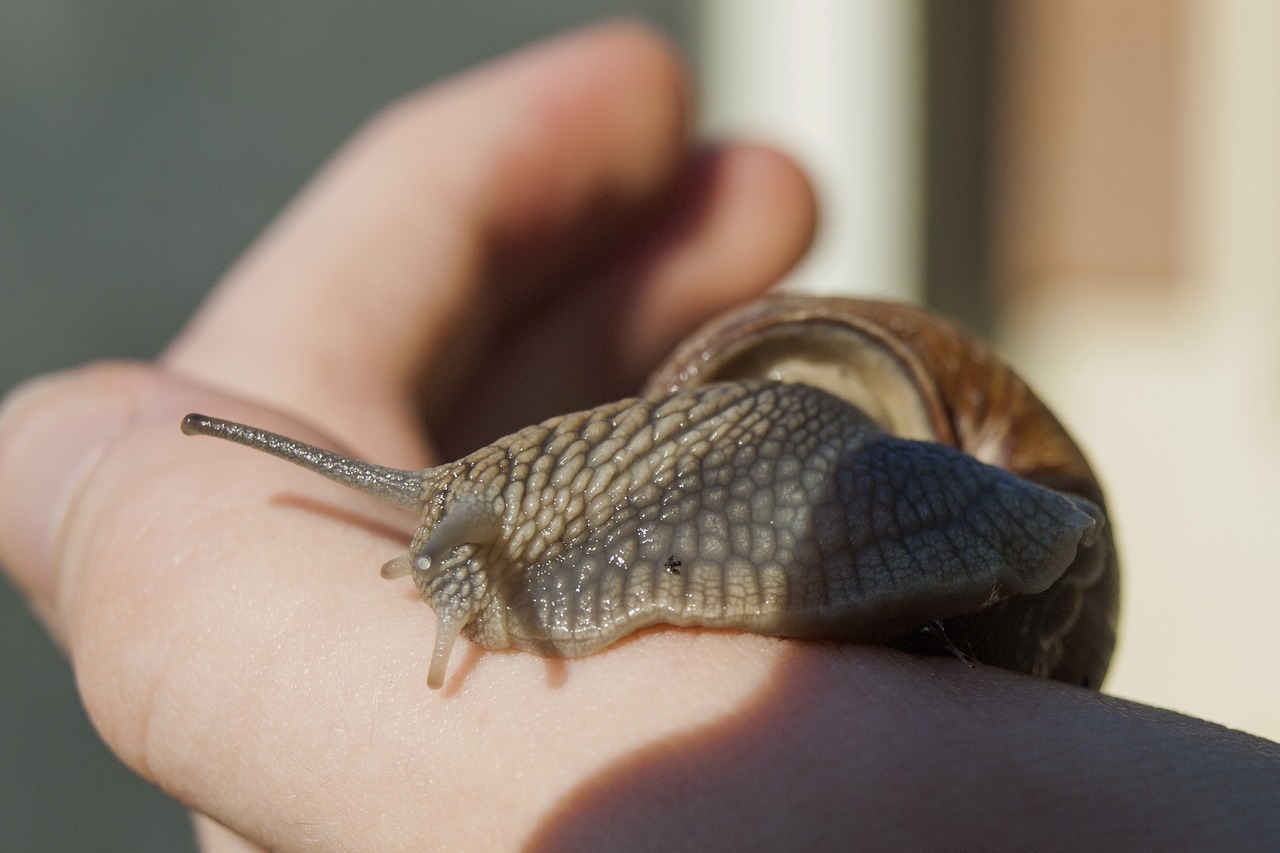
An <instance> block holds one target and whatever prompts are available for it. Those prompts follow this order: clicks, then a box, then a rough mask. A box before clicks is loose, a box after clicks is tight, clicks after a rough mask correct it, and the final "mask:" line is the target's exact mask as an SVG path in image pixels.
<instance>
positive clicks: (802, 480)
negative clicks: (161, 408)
mask: <svg viewBox="0 0 1280 853" xmlns="http://www.w3.org/2000/svg"><path fill="white" fill-rule="evenodd" d="M815 311H817V312H818V314H822V313H823V312H824V311H825V312H828V313H830V312H831V311H834V312H835V315H838V316H834V318H833V317H828V316H816V315H813V312H815ZM877 311H889V312H890V314H891V316H890V317H889V319H893V318H899V319H900V320H901V321H902V322H906V321H905V320H902V318H915V322H916V323H925V321H927V323H926V325H929V326H930V328H931V329H932V325H939V324H941V321H939V320H937V319H936V318H934V317H932V316H931V315H927V314H923V313H921V312H918V311H915V309H906V308H901V307H892V308H889V307H885V306H882V305H880V304H879V303H861V302H855V301H852V300H836V301H831V300H808V299H797V298H795V297H790V298H773V299H767V300H764V301H762V302H761V303H758V304H756V305H755V306H753V307H751V308H749V309H747V311H746V312H745V313H742V312H740V313H738V314H734V315H731V316H729V317H727V318H724V319H722V320H721V321H719V322H718V324H716V325H713V326H712V327H709V328H708V329H707V330H705V331H704V332H702V333H700V334H699V335H696V336H695V337H694V338H693V339H691V340H690V341H689V342H687V343H686V344H685V345H684V346H682V347H681V348H679V349H677V351H676V353H674V354H673V356H672V358H671V359H670V360H669V361H668V363H667V364H666V365H665V366H664V367H662V368H660V369H659V371H658V372H657V373H656V374H655V376H654V378H653V380H652V382H651V383H650V386H649V388H648V389H646V391H645V392H644V393H643V394H642V396H640V397H636V398H631V399H626V400H621V401H617V402H613V403H608V404H605V405H602V406H599V407H596V408H594V409H590V410H586V411H582V412H576V413H573V414H568V415H563V416H560V417H557V418H553V419H551V420H548V421H545V422H543V423H540V424H537V425H535V426H531V427H527V428H525V429H523V430H520V431H519V432H516V433H513V434H512V435H509V436H507V437H505V438H502V439H499V440H498V441H496V442H494V443H493V444H492V445H490V446H488V447H484V448H481V449H480V450H477V451H475V452H474V453H471V454H469V455H468V456H466V457H464V458H462V459H459V460H457V461H456V462H451V463H447V464H444V465H440V466H437V467H434V468H429V469H427V470H425V471H419V472H413V471H400V470H396V469H389V468H382V467H379V466H373V465H368V464H366V463H362V462H359V461H356V460H352V459H349V458H347V457H344V456H341V455H339V454H336V453H332V452H329V451H325V450H322V449H320V448H316V447H313V446H310V445H306V444H303V443H301V442H296V441H293V440H291V439H287V438H285V437H283V436H278V435H275V434H272V433H267V432H265V431H262V430H257V429H253V428H251V427H245V426H242V425H239V424H232V423H229V422H226V421H220V420H216V419H212V418H207V417H204V416H201V415H189V416H188V417H187V418H186V420H184V422H183V430H184V432H187V433H200V434H209V435H216V436H220V437H223V438H227V439H230V440H232V441H237V442H239V443H242V444H247V445H250V446H253V447H257V448H259V449H263V450H266V451H267V452H270V453H272V454H274V455H277V456H280V457H283V458H287V459H289V460H291V461H294V462H296V463H298V464H301V465H304V466H305V467H308V468H311V469H312V470H315V471H317V472H319V473H321V474H324V475H325V476H328V477H330V478H332V479H335V480H338V481H340V482H343V483H346V484H348V485H351V486H354V487H356V488H359V489H361V490H363V491H365V492H368V493H371V494H374V495H375V496H378V497H381V498H384V499H387V500H391V501H393V502H396V503H399V504H401V505H404V506H409V507H412V508H414V509H415V510H417V511H419V512H420V513H421V519H420V524H419V526H418V529H417V532H416V533H415V535H414V537H413V541H412V543H411V545H410V547H409V551H408V552H407V553H406V554H404V555H402V556H401V557H399V558H397V559H395V560H392V561H391V562H389V563H387V564H386V565H385V566H384V567H383V571H382V573H383V576H384V577H388V578H396V577H404V576H411V577H412V579H413V581H414V583H415V585H416V586H417V589H418V591H419V593H420V594H421V596H422V598H423V600H424V601H426V602H427V603H428V604H430V605H431V607H432V608H433V609H434V611H435V613H436V617H437V631H436V640H435V647H434V651H433V654H432V661H431V667H430V672H429V674H428V684H429V685H430V686H432V687H439V686H440V685H441V684H442V682H443V679H444V675H445V671H446V668H447V664H448V660H449V656H450V651H451V648H452V646H453V643H454V640H455V639H456V637H457V636H458V635H459V634H465V635H466V636H467V637H468V638H469V639H471V640H472V641H473V642H476V643H477V644H479V645H480V646H483V647H485V648H491V649H503V648H513V647H514V648H517V649H522V650H526V651H530V652H533V653H536V654H540V655H544V656H555V657H576V656H581V655H587V654H591V653H592V652H595V651H597V650H599V649H601V648H604V647H606V646H608V645H610V644H611V643H613V642H615V641H617V640H618V639H621V638H622V637H624V636H626V635H628V634H631V633H633V632H635V631H637V630H639V629H641V628H644V627H648V626H651V625H656V624H670V625H677V626H704V627H714V628H733V629H740V630H747V631H753V632H758V633H764V634H771V635H777V636H785V637H805V638H815V639H828V640H841V641H868V642H891V641H901V642H902V643H903V644H905V645H912V644H913V642H915V640H920V639H921V638H924V637H926V636H929V634H928V632H926V633H924V634H921V633H920V632H919V631H918V629H920V628H921V627H922V626H928V625H933V624H937V623H941V624H942V626H943V631H942V632H937V633H942V634H944V635H950V633H951V632H952V630H953V626H954V631H955V633H956V634H957V636H958V637H960V638H962V639H963V640H964V641H965V643H966V645H967V646H968V647H969V648H971V649H974V650H975V655H976V656H977V657H979V659H983V660H987V659H990V660H991V662H994V663H997V664H999V665H1004V666H1012V667H1013V668H1018V669H1023V670H1024V671H1028V672H1034V673H1036V674H1040V675H1049V676H1053V677H1059V678H1066V679H1067V680H1072V681H1077V682H1086V681H1087V682H1088V683H1092V684H1097V683H1098V682H1099V681H1100V680H1101V677H1102V673H1103V672H1104V671H1105V667H1106V659H1107V658H1109V656H1110V643H1111V640H1112V637H1113V636H1114V627H1113V626H1114V597H1115V596H1114V592H1111V593H1109V600H1108V601H1107V602H1104V603H1102V605H1101V607H1102V609H1103V610H1104V611H1108V609H1109V614H1110V618H1109V619H1108V618H1107V613H1103V618H1102V622H1103V623H1105V624H1104V625H1103V627H1104V629H1106V630H1110V631H1111V634H1110V635H1109V636H1107V637H1104V638H1101V639H1099V638H1096V637H1093V636H1092V635H1089V636H1087V637H1086V640H1087V641H1088V643H1086V642H1084V641H1079V640H1073V639H1071V638H1070V636H1069V635H1070V634H1071V633H1072V631H1074V630H1076V629H1077V628H1078V623H1079V619H1080V615H1081V614H1082V613H1085V611H1086V610H1087V608H1085V607H1084V601H1085V599H1086V598H1087V595H1097V593H1098V588H1099V581H1100V579H1103V578H1104V577H1106V576H1108V575H1111V576H1113V575H1114V573H1115V570H1114V552H1113V549H1111V548H1110V539H1109V536H1110V534H1109V530H1108V528H1107V525H1106V518H1105V513H1104V510H1103V509H1102V505H1101V496H1100V494H1093V493H1089V492H1088V490H1087V489H1084V488H1079V489H1075V490H1071V489H1065V488H1062V485H1063V483H1061V482H1058V481H1057V480H1055V479H1054V477H1053V476H1049V477H1048V478H1045V477H1041V478H1040V482H1037V481H1036V480H1035V477H1027V476H1026V475H1025V473H1024V472H1022V471H1019V470H1018V468H1017V467H1015V466H1014V465H1012V464H1008V462H1009V460H1007V459H1001V458H999V455H1000V454H999V453H997V452H995V451H994V450H993V448H995V447H996V446H997V443H993V442H994V434H992V435H984V437H983V439H982V440H983V441H987V442H988V444H990V446H989V447H986V448H985V449H984V448H983V447H979V448H978V450H979V453H974V452H973V451H972V450H970V451H969V452H966V448H965V447H964V446H962V443H961V442H960V441H957V440H956V434H957V430H960V431H961V432H963V429H967V428H968V425H967V424H966V425H964V426H963V427H957V426H950V427H946V426H945V425H944V426H943V427H940V426H939V425H937V424H935V423H934V422H933V421H934V420H936V419H937V417H938V414H937V412H936V411H935V409H938V408H939V406H938V405H937V403H936V400H935V399H934V398H935V397H936V396H937V393H936V388H934V389H932V390H928V389H926V391H924V392H921V391H920V390H917V389H915V387H914V386H915V385H916V384H917V383H919V382H922V381H924V382H934V381H935V380H936V375H934V374H927V373H926V371H927V370H928V368H927V367H926V366H923V365H919V364H916V361H918V359H917V360H916V361H913V360H911V359H908V358H907V356H908V355H909V354H910V348H909V347H908V346H905V345H903V343H902V342H903V341H904V340H908V341H909V340H911V334H909V330H907V329H905V327H904V328H902V329H898V330H896V331H895V330H893V329H890V328H889V326H890V325H892V323H889V322H887V321H886V322H884V323H880V322H879V321H878V320H876V321H874V322H873V321H870V320H867V319H866V318H867V317H869V316H872V315H874V314H875V312H877ZM899 311H900V312H903V313H901V314H898V313H894V312H899ZM797 312H798V313H797ZM840 316H856V317H859V318H862V321H864V325H866V324H869V325H868V326H867V328H862V327H858V326H857V324H855V325H854V326H849V325H848V324H847V321H845V320H841V319H839V317H840ZM881 319H883V318H881ZM744 323H745V325H744ZM796 324H799V325H798V326H797V325H796ZM806 324H808V326H810V327H811V328H806ZM842 324H843V325H842ZM900 325H901V323H900ZM793 327H794V328H793ZM817 327H822V330H825V331H829V330H830V329H840V328H843V329H844V330H845V331H844V332H842V333H840V334H846V335H849V336H852V337H850V338H849V340H847V341H844V342H843V344H849V343H850V341H851V342H852V346H851V347H850V348H849V351H848V352H845V353H837V351H838V350H839V349H840V348H841V347H840V346H837V345H835V344H834V343H833V342H832V340H829V339H826V338H823V337H822V334H823V332H822V331H819V332H818V334H817V335H815V334H814V332H815V329H816V328H817ZM868 329H871V330H872V331H870V332H869V331H868ZM875 329H879V330H880V332H883V335H881V334H880V332H875V331H874V330H875ZM945 329H946V330H947V335H949V336H952V337H954V336H956V335H958V334H959V333H957V332H955V331H954V330H953V329H951V328H950V327H945ZM850 330H851V331H850ZM904 332H908V334H903V333H904ZM938 333H939V332H938V330H936V329H932V330H931V331H930V332H929V334H938ZM881 337H883V338H884V341H888V342H889V343H888V344H886V343H885V342H884V341H882V340H881V339H880V338H881ZM917 337H919V335H917ZM789 339H793V340H790V342H789V343H788V340H789ZM963 340H964V343H965V345H966V346H970V347H973V346H976V344H973V343H972V342H969V341H968V339H963ZM762 343H763V350H764V351H765V353H764V355H763V356H762V354H761V352H760V347H759V346H758V345H759V344H762ZM796 343H803V344H804V346H802V347H799V348H797V347H796V346H795V344H796ZM804 347H816V349H817V350H821V351H822V353H823V357H824V358H825V357H827V356H832V357H835V356H837V355H838V358H835V360H834V361H833V362H832V364H833V365H834V366H833V367H832V368H831V369H829V370H828V369H826V368H823V367H822V366H821V365H820V362H821V361H822V359H821V358H816V357H815V353H813V352H810V353H807V354H806V353H805V352H804ZM770 353H774V354H773V355H770ZM953 355H954V354H953ZM957 357H962V358H961V360H960V361H959V362H957V364H962V365H968V366H969V367H970V368H971V367H972V366H973V365H974V364H976V363H978V362H982V363H983V364H984V365H985V366H986V367H987V369H989V370H991V369H994V370H996V371H998V372H999V373H1000V374H1001V376H1002V377H1003V376H1004V374H1008V377H1012V374H1011V373H1009V372H1008V370H1007V368H1003V366H1001V365H999V364H998V362H995V361H994V360H993V359H991V358H990V357H989V354H988V353H985V352H979V351H977V350H975V351H972V352H961V353H960V354H959V356H957ZM795 359H799V360H798V361H794V360H795ZM793 361H794V363H793V364H792V365H791V366H790V367H788V366H786V365H787V363H788V362H793ZM913 371H919V372H920V374H921V377H920V378H918V377H916V376H914V375H913ZM796 374H800V375H796ZM846 374H847V375H846ZM849 375H856V376H857V377H861V378H859V379H854V380H850V379H849ZM868 377H870V378H868ZM882 381H883V382H885V383H886V387H888V388H890V390H882V389H880V387H879V386H880V384H881V383H882ZM997 384H998V385H1000V388H999V389H989V390H997V391H999V390H1001V389H1004V391H1007V388H1005V385H1008V386H1009V387H1020V388H1025V385H1022V384H1021V382H1020V380H1016V377H1012V378H1011V379H1010V378H1002V379H1001V380H1000V382H999V383H997ZM848 387H853V388H854V389H855V390H853V391H852V392H846V389H847V388H848ZM833 392H834V393H833ZM1002 393H1003V392H1002ZM1026 393H1027V394H1028V395H1029V393H1030V392H1026ZM1029 399H1030V400H1034V397H1030V398H1029ZM1035 405H1036V406H1039V403H1038V401H1036V402H1035ZM1039 407H1040V409H1043V406H1039ZM1037 414H1039V413H1037ZM1043 415H1044V416H1047V417H1048V418H1049V419H1050V420H1052V416H1050V415H1048V413H1047V411H1045V412H1043ZM1036 423H1039V421H1036ZM1052 426H1054V427H1056V421H1054V422H1053V424H1052ZM1057 430H1058V431H1059V432H1060V431H1061V428H1060V427H1057ZM1050 432H1052V431H1051V430H1050ZM1063 435H1065V433H1064V434H1063ZM1066 442H1067V443H1068V444H1070V439H1066ZM1070 449H1072V450H1074V444H1070ZM981 453H986V454H987V455H988V456H989V457H990V458H988V459H983V458H982V457H981V455H980V454H981ZM1075 453H1076V454H1077V455H1078V451H1075ZM1065 455H1066V456H1071V454H1070V453H1066V454H1065ZM1072 461H1074V457H1072ZM1079 461H1080V462H1081V463H1083V458H1082V457H1081V458H1080V460H1079ZM1002 462H1004V463H1006V464H1001V463H1002ZM1055 470H1056V469H1055ZM1085 471H1087V465H1085ZM1040 473H1043V472H1040ZM1020 474H1022V476H1020ZM1059 479H1062V478H1059ZM1068 485H1069V484H1068ZM1113 586H1114V580H1113V578H1112V583H1111V587H1113ZM1111 587H1107V586H1106V585H1105V584H1104V585H1103V586H1102V587H1101V588H1100V589H1101V590H1102V591H1106V590H1108V589H1110V588H1111ZM1088 590H1093V592H1087V591H1088ZM1033 600H1034V601H1038V602H1039V603H1040V604H1039V607H1038V608H1032V611H1033V612H1031V615H1030V616H1028V613H1027V612H1024V609H1025V607H1026V604H1025V603H1024V604H1023V607H1022V608H1017V609H1012V610H1011V609H1010V608H1009V604H1010V603H1011V602H1020V601H1022V602H1030V601H1033ZM1046 609H1047V613H1044V614H1042V613H1040V611H1041V610H1046ZM1004 611H1008V613H1007V614H1005V616H1004V619H1005V620H1007V621H1011V620H1015V619H1016V620H1021V621H1020V624H1019V625H1017V626H1010V627H1007V628H1005V629H1004V630H1005V632H1006V633H1007V634H1008V635H1009V637H1012V638H1013V639H1014V640H1019V639H1020V641H1021V643H1022V646H1028V645H1031V646H1034V648H1031V649H1030V651H1029V652H1028V650H1027V649H1024V648H1021V647H1018V648H1015V649H1014V650H1013V651H1012V652H1011V651H1010V650H1009V649H1008V648H1007V646H1008V643H1007V642H1002V643H998V644H997V647H996V651H997V652H998V653H988V651H987V649H986V648H985V647H984V645H983V640H982V635H983V632H984V631H988V628H989V626H986V625H984V624H983V623H982V621H981V620H982V619H983V618H986V619H990V614H1001V613H1003V612H1004ZM1059 611H1070V612H1059ZM1085 615H1086V616H1089V615H1091V614H1089V613H1085ZM975 616H976V618H978V619H979V620H980V621H979V622H978V623H976V624H970V622H966V621H964V620H971V621H972V620H973V619H974V618H975ZM994 621H995V622H996V626H997V629H998V628H999V626H1000V624H1002V622H1001V620H1000V619H996V620H994ZM1091 630H1092V629H1091ZM990 632H994V633H998V630H996V629H991V631H990ZM1028 633H1030V634H1033V635H1035V636H1036V638H1037V639H1036V642H1034V643H1031V644H1028V642H1027V640H1026V638H1025V636H1023V635H1026V634H1028ZM1095 633H1096V631H1095ZM913 638H914V639H913ZM1089 643H1092V645H1091V646H1090V648H1089V649H1088V650H1086V652H1085V653H1083V654H1077V653H1076V652H1074V651H1071V650H1069V649H1068V648H1067V647H1069V646H1070V647H1074V646H1080V645H1088V644H1089ZM1015 646H1017V643H1015ZM1102 650H1105V657H1104V656H1103V655H1102V654H1101V651H1102ZM1068 651H1070V654H1069V653H1068ZM1028 654H1029V655H1030V657H1029V659H1028V660H1023V659H1022V658H1026V657H1027V656H1028ZM1073 655H1075V657H1073ZM1076 657H1079V658H1080V659H1081V660H1082V661H1083V663H1077V662H1076V659H1075V658H1076ZM1100 658H1101V660H1099V659H1100ZM1064 661H1066V662H1067V663H1068V667H1067V670H1065V671H1062V672H1059V671H1058V670H1061V669H1062V664H1063V662H1064Z"/></svg>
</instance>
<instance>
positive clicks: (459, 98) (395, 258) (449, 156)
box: [166, 25, 687, 434]
mask: <svg viewBox="0 0 1280 853" xmlns="http://www.w3.org/2000/svg"><path fill="white" fill-rule="evenodd" d="M686 123H687V103H686V82H685V79H684V76H683V74H682V72H681V69H680V65H679V62H678V60H677V59H676V57H675V56H674V54H673V53H672V51H671V49H670V47H669V46H668V45H667V44H666V43H665V42H664V41H662V40H661V39H660V38H658V37H656V36H655V35H654V34H653V33H651V32H650V31H649V30H647V29H644V28H641V27H638V26H636V25H610V26H605V27H599V28H595V29H591V30H587V31H585V32H583V33H580V34H576V35H573V36H569V37H567V38H564V39H561V40H557V41H553V42H550V43H548V44H546V45H543V46H540V47H537V48H534V49H532V50H530V51H527V52H525V53H523V54H520V55H517V56H516V57H514V58H512V59H509V60H506V61H503V62H499V63H497V64H495V65H493V66H491V67H489V68H487V69H484V70H482V71H479V72H477V73H474V74H472V75H469V76H466V77H463V78H460V79H459V80H457V81H456V82H454V83H451V84H449V85H446V86H443V87H440V88H437V89H434V90H430V91H428V92H426V93H425V94H421V95H417V96H413V97H411V98H409V99H407V100H406V101H404V102H403V103H401V104H399V105H397V106H395V107H393V108H392V109H390V110H389V111H387V112H386V113H384V114H383V115H382V116H380V117H378V118H377V119H376V120H375V121H373V122H372V123H371V124H370V126H369V127H368V128H366V129H365V131H364V132H362V133H361V134H359V135H358V136H357V138H356V139H355V140H354V141H353V142H352V143H351V144H350V145H349V146H348V147H347V148H346V149H345V150H344V151H342V152H341V153H340V154H339V155H338V156H337V157H336V158H335V160H334V161H333V162H332V163H331V164H330V165H329V166H328V167H327V168H326V169H325V170H324V171H323V172H322V174H321V175H320V176H319V177H318V178H317V180H316V181H315V182H314V183H313V185H312V186H311V187H309V188H308V189H307V190H306V191H305V192H304V193H303V194H302V195H301V197H300V198H299V199H298V201H297V202H296V203H295V204H294V205H293V206H292V207H291V208H290V209H289V210H288V211H287V212H286V213H285V214H284V215H283V216H282V217H281V219H280V221H279V222H278V223H277V224H276V225H275V226H274V227H273V228H272V229H271V230H270V231H269V232H268V234H267V235H266V236H265V237H264V239H263V240H262V241H261V242H260V243H259V244H258V245H257V246H256V247H255V248H254V249H253V250H252V251H251V252H249V254H248V255H247V256H246V257H245V259H244V260H243V262H242V263H241V264H239V266H238V267H237V268H235V269H233V270H232V271H231V273H230V274H229V275H228V277H227V280H226V282H225V283H224V284H223V285H222V286H221V287H220V288H219V290H218V292H217V293H216V294H215V295H214V296H213V298H212V300H211V301H210V303H209V304H208V305H207V306H206V308H205V310H203V311H202V312H201V314H200V316H199V317H198V318H197V319H196V320H195V322H194V323H193V324H192V325H191V327H190V328H189V329H188V330H187V331H186V332H185V333H184V334H183V336H182V337H181V338H180V339H179V340H178V341H177V342H176V343H175V344H174V346H173V347H172V348H171V349H170V350H169V352H168V354H167V356H166V360H167V362H168V363H169V364H171V365H173V366H174V367H175V368H177V369H180V370H181V371H183V372H184V373H186V374H187V375H190V376H193V377H197V378H200V379H202V380H204V381H207V382H210V383H213V384H216V385H218V386H221V387H227V388H233V389H235V390H237V391H239V392H241V393H245V394H249V395H253V396H257V397H260V398H263V399H268V400H273V401H276V402H277V403H279V404H280V405H282V406H287V407H290V408H293V409H295V410H297V411H305V412H307V413H308V414H309V415H311V416H313V417H316V418H323V419H324V421H325V422H326V423H330V424H333V425H334V427H335V428H336V429H337V430H338V431H339V432H340V433H343V434H352V433H354V434H364V431H365V430H366V429H371V428H373V427H371V425H369V424H368V423H367V422H363V421H361V419H360V415H359V412H360V411H368V410H373V409H378V408H380V407H381V406H382V405H383V404H386V403H388V402H389V399H390V400H391V401H400V400H401V399H402V397H403V396H404V395H403V393H402V392H403V391H404V389H405V388H406V387H408V386H410V385H411V384H413V383H415V382H416V381H417V380H418V379H419V376H418V374H419V372H420V369H421V368H420V365H424V364H432V363H433V362H434V361H435V360H436V357H437V356H438V355H439V354H440V352H441V349H442V347H444V346H445V344H446V343H447V342H448V340H449V338H450V337H451V335H452V334H453V333H454V332H455V331H456V330H457V329H459V328H460V327H461V326H463V325H464V324H466V325H470V324H474V323H475V322H477V318H479V317H481V316H482V315H484V314H486V313H487V312H500V311H504V310H508V311H516V310H519V307H520V305H521V304H522V302H523V301H524V300H527V299H528V298H530V294H528V293H522V292H521V290H520V289H521V287H533V286H536V285H537V284H538V283H539V279H538V278H537V277H536V276H532V275H525V276H520V277H503V276H500V275H498V274H497V271H496V267H498V266H500V265H501V266H504V267H506V268H509V269H519V268H521V267H522V265H523V264H526V263H531V262H532V258H533V256H534V255H535V254H536V255H537V256H538V258H539V259H543V261H542V262H544V263H545V258H547V257H548V256H551V255H555V254H556V253H561V254H562V253H564V252H567V251H571V250H572V249H573V248H574V244H573V241H572V240H570V239H568V237H569V235H574V236H576V237H577V238H579V239H582V238H583V237H584V235H586V234H588V233H590V232H599V231H601V230H606V231H607V230H608V229H609V228H610V227H612V226H613V224H614V223H615V222H617V221H619V219H620V218H622V217H623V215H624V214H625V212H626V211H629V210H632V209H634V208H637V207H640V206H643V205H644V204H647V203H648V202H649V201H650V200H651V199H652V197H653V196H654V195H655V194H656V193H658V192H660V190H661V188H662V187H663V186H664V185H665V184H666V183H667V182H668V181H669V179H670V177H671V175H672V174H673V172H674V170H675V169H676V168H677V166H678V165H679V162H680V158H681V153H682V146H683V144H684V141H685V138H686ZM548 242H550V243H553V244H554V245H552V246H548V245H547V244H548ZM483 281H503V282H504V284H505V286H506V287H507V289H508V291H509V292H504V293H503V294H502V295H501V296H497V295H495V294H494V293H491V292H490V293H486V292H482V291H481V290H480V288H479V287H478V283H479V282H483ZM366 401H367V403H368V404H367V405H362V403H365V402H366ZM400 405H402V406H403V403H400Z"/></svg>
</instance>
